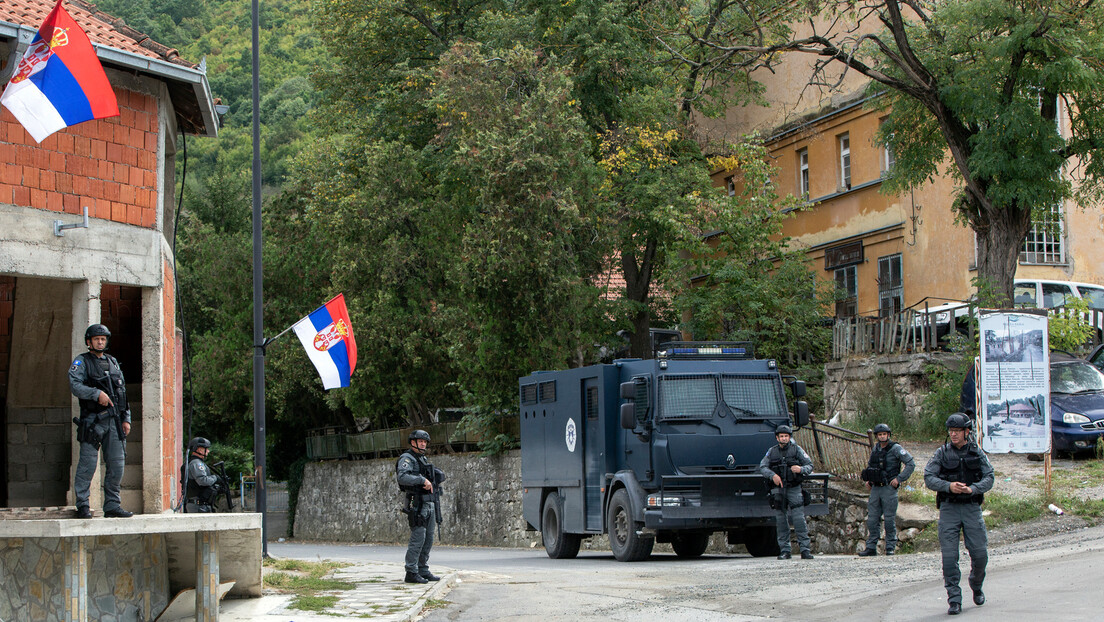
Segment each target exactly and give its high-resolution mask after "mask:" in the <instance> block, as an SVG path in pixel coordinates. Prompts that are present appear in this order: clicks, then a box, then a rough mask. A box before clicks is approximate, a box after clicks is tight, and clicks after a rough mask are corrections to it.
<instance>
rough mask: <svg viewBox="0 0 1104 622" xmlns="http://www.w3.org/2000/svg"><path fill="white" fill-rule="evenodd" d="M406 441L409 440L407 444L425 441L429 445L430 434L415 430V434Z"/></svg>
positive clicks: (411, 434) (412, 433)
mask: <svg viewBox="0 0 1104 622" xmlns="http://www.w3.org/2000/svg"><path fill="white" fill-rule="evenodd" d="M406 440H407V442H410V441H415V440H423V441H425V442H427V443H428V442H429V432H426V431H425V430H414V431H413V432H411V433H410V436H408V437H406Z"/></svg>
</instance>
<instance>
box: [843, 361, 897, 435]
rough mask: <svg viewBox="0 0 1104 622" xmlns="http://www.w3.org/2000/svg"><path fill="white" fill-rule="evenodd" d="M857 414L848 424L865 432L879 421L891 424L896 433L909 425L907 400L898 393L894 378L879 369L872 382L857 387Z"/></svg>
mask: <svg viewBox="0 0 1104 622" xmlns="http://www.w3.org/2000/svg"><path fill="white" fill-rule="evenodd" d="M854 391H855V412H856V416H855V419H854V420H853V421H850V422H849V423H848V425H849V426H850V427H851V428H852V429H854V430H856V431H861V432H865V431H866V430H868V429H870V428H873V427H874V426H875V425H877V424H879V423H885V424H887V425H889V427H890V429H892V430H894V433H895V434H896V433H897V431H898V430H902V431H903V430H905V429H906V428H907V427H908V424H907V419H906V417H905V401H904V400H903V399H901V397H900V396H899V395H897V389H896V387H894V386H893V379H892V378H890V377H889V376H888V375H886V373H885V372H884V371H881V370H878V371H877V372H875V374H874V378H873V379H872V380H871V381H870V382H866V383H863V384H861V385H858V386H857V387H856V388H855V389H854Z"/></svg>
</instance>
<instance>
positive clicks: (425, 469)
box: [395, 449, 433, 496]
mask: <svg viewBox="0 0 1104 622" xmlns="http://www.w3.org/2000/svg"><path fill="white" fill-rule="evenodd" d="M403 454H409V455H410V457H412V458H414V464H416V465H418V475H421V476H422V477H424V478H426V479H428V480H429V481H431V482H432V481H433V465H432V464H430V463H429V460H428V459H426V457H425V454H419V453H415V452H414V450H412V449H407V450H406V451H404V452H403V453H402V454H400V455H399V460H398V461H396V462H395V471H396V472H397V471H398V469H399V462H400V461H401V460H402V455H403ZM399 489H400V490H402V491H403V492H405V493H409V494H415V495H417V494H426V495H428V496H433V495H432V493H426V491H425V489H424V488H422V487H421V486H416V485H413V486H403V485H402V484H399Z"/></svg>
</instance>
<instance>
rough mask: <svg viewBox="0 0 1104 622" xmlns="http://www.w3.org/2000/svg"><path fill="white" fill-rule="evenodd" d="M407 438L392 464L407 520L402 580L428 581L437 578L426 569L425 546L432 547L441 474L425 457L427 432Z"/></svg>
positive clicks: (420, 432) (426, 554) (438, 514)
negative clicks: (407, 441) (407, 541)
mask: <svg viewBox="0 0 1104 622" xmlns="http://www.w3.org/2000/svg"><path fill="white" fill-rule="evenodd" d="M408 440H409V441H410V448H409V449H407V450H406V451H404V452H403V453H402V455H401V456H399V461H398V463H396V465H395V471H396V475H397V479H398V482H399V488H400V489H401V490H402V491H403V492H404V493H405V495H404V496H405V503H404V505H403V508H402V511H403V513H404V514H406V518H407V521H408V522H409V523H410V543H409V544H408V545H407V547H406V564H405V566H406V578H405V579H403V580H404V581H405V582H407V583H429V582H430V581H439V580H440V579H441V578H440V577H437V576H435V575H434V574H433V573H432V572H430V571H429V550H430V549H431V548H433V531H434V529H433V528H434V526H435V525H440V524H441V504H440V484H441V482H443V481H444V480H445V474H444V473H443V472H441V470H440V469H437V468H435V467H434V466H433V465H432V464H430V463H429V460H428V459H427V458H426V455H425V453H426V447H428V446H429V433H428V432H426V431H425V430H414V431H413V432H411V433H410V437H409V438H408Z"/></svg>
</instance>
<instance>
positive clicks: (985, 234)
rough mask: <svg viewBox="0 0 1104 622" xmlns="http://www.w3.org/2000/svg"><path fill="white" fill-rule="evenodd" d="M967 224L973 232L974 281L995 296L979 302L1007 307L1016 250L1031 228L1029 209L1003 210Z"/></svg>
mask: <svg viewBox="0 0 1104 622" xmlns="http://www.w3.org/2000/svg"><path fill="white" fill-rule="evenodd" d="M970 224H971V227H972V228H973V229H974V232H975V233H977V253H978V257H977V264H978V265H977V267H978V278H979V279H980V280H981V281H983V282H984V283H986V284H988V287H989V288H990V289H991V293H992V295H993V296H994V297H995V299H993V300H984V299H982V300H981V303H982V304H983V305H993V306H995V307H999V308H1010V307H1011V306H1012V282H1013V279H1015V278H1016V267H1017V266H1018V265H1019V258H1020V249H1021V248H1022V247H1023V242H1024V238H1025V237H1026V236H1027V232H1028V231H1029V230H1030V229H1031V210H1030V209H1021V208H1007V209H1006V210H1005V213H1002V214H999V215H998V217H996V218H989V219H985V220H981V219H975V220H973V221H972V222H971V223H970ZM983 287H984V285H983Z"/></svg>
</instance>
